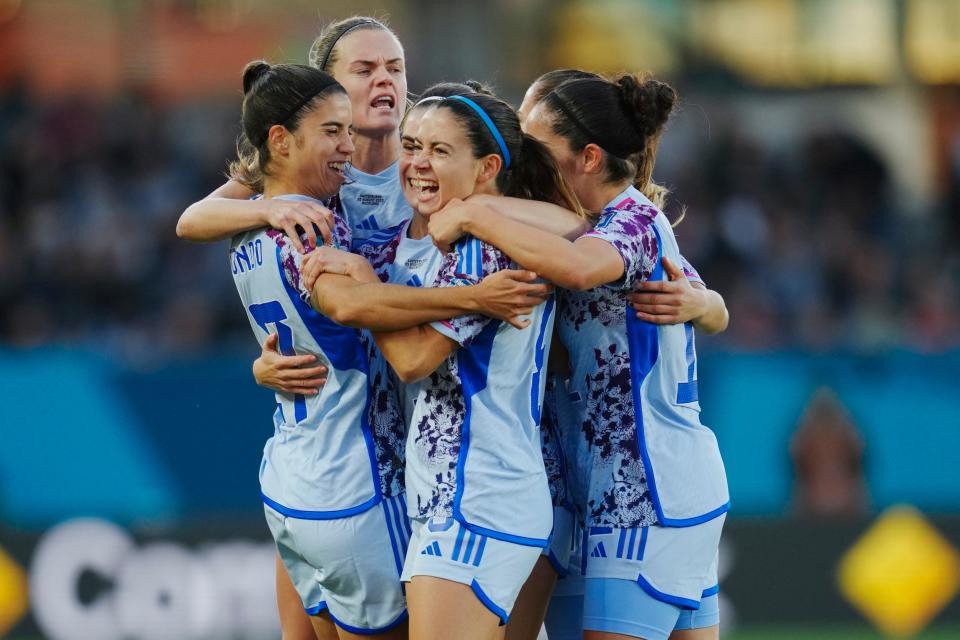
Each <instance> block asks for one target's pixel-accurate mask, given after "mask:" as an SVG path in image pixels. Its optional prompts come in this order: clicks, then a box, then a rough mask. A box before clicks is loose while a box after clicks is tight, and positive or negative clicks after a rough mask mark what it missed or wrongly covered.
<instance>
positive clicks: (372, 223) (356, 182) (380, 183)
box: [340, 162, 413, 240]
mask: <svg viewBox="0 0 960 640" xmlns="http://www.w3.org/2000/svg"><path fill="white" fill-rule="evenodd" d="M397 164H398V163H397V162H394V163H393V164H391V165H390V166H389V167H387V168H386V169H384V170H383V171H381V172H380V173H377V174H371V173H364V172H363V171H360V170H359V169H357V168H356V167H352V168H351V169H350V171H349V176H350V182H348V183H347V184H345V185H343V186H342V187H340V200H341V202H342V203H343V211H344V214H345V215H346V218H347V223H348V224H349V225H350V228H351V229H352V230H353V237H354V239H358V240H362V239H365V238H367V237H369V236H371V235H373V234H374V233H376V232H377V231H381V230H383V229H387V228H390V227H394V226H396V225H398V224H400V223H401V222H403V221H405V220H409V219H410V217H411V216H412V215H413V211H411V209H410V205H409V204H407V201H406V200H405V199H404V197H403V187H402V185H401V184H400V171H399V169H398V167H397Z"/></svg>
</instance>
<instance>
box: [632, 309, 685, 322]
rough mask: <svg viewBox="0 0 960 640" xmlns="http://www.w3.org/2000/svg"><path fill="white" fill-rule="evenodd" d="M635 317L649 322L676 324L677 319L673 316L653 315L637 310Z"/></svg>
mask: <svg viewBox="0 0 960 640" xmlns="http://www.w3.org/2000/svg"><path fill="white" fill-rule="evenodd" d="M637 319H638V320H643V321H644V322H649V323H651V324H676V323H677V320H676V318H675V317H670V316H663V315H653V314H650V313H644V312H643V311H637Z"/></svg>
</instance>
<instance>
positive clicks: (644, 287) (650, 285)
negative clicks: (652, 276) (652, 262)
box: [634, 280, 683, 293]
mask: <svg viewBox="0 0 960 640" xmlns="http://www.w3.org/2000/svg"><path fill="white" fill-rule="evenodd" d="M682 287H683V285H682V284H680V283H679V282H673V281H670V280H657V281H654V282H647V281H644V282H640V283H638V284H637V285H636V286H635V287H634V291H649V292H651V293H676V292H678V291H680V290H681V289H682Z"/></svg>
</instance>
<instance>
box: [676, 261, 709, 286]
mask: <svg viewBox="0 0 960 640" xmlns="http://www.w3.org/2000/svg"><path fill="white" fill-rule="evenodd" d="M680 268H681V269H683V275H684V276H686V278H687V280H689V281H690V282H699V283H700V284H702V285H703V286H707V283H706V282H704V281H703V278H701V277H700V274H699V273H698V272H697V270H696V269H695V268H694V267H693V265H692V264H690V263H689V262H688V261H687V259H686V258H684V257H683V256H680Z"/></svg>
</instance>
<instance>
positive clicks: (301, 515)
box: [260, 491, 383, 520]
mask: <svg viewBox="0 0 960 640" xmlns="http://www.w3.org/2000/svg"><path fill="white" fill-rule="evenodd" d="M260 498H262V499H263V503H264V504H265V505H267V506H268V507H270V508H271V509H273V510H274V511H276V512H277V513H279V514H281V515H285V516H287V517H288V518H296V519H298V520H338V519H340V518H349V517H350V516H355V515H357V514H358V513H363V512H364V511H367V510H369V509H370V508H371V507H373V506H375V505H377V504H378V503H379V502H380V501H381V500H382V499H383V498H382V497H381V496H380V494H379V492H378V493H377V495H375V496H373V497H372V498H370V499H369V500H367V501H366V502H364V503H363V504H358V505H357V506H355V507H350V508H349V509H338V510H336V511H302V510H300V509H291V508H290V507H285V506H283V505H282V504H280V503H279V502H277V501H276V500H271V499H270V498H268V497H267V496H266V494H264V493H263V492H262V491H261V492H260Z"/></svg>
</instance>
